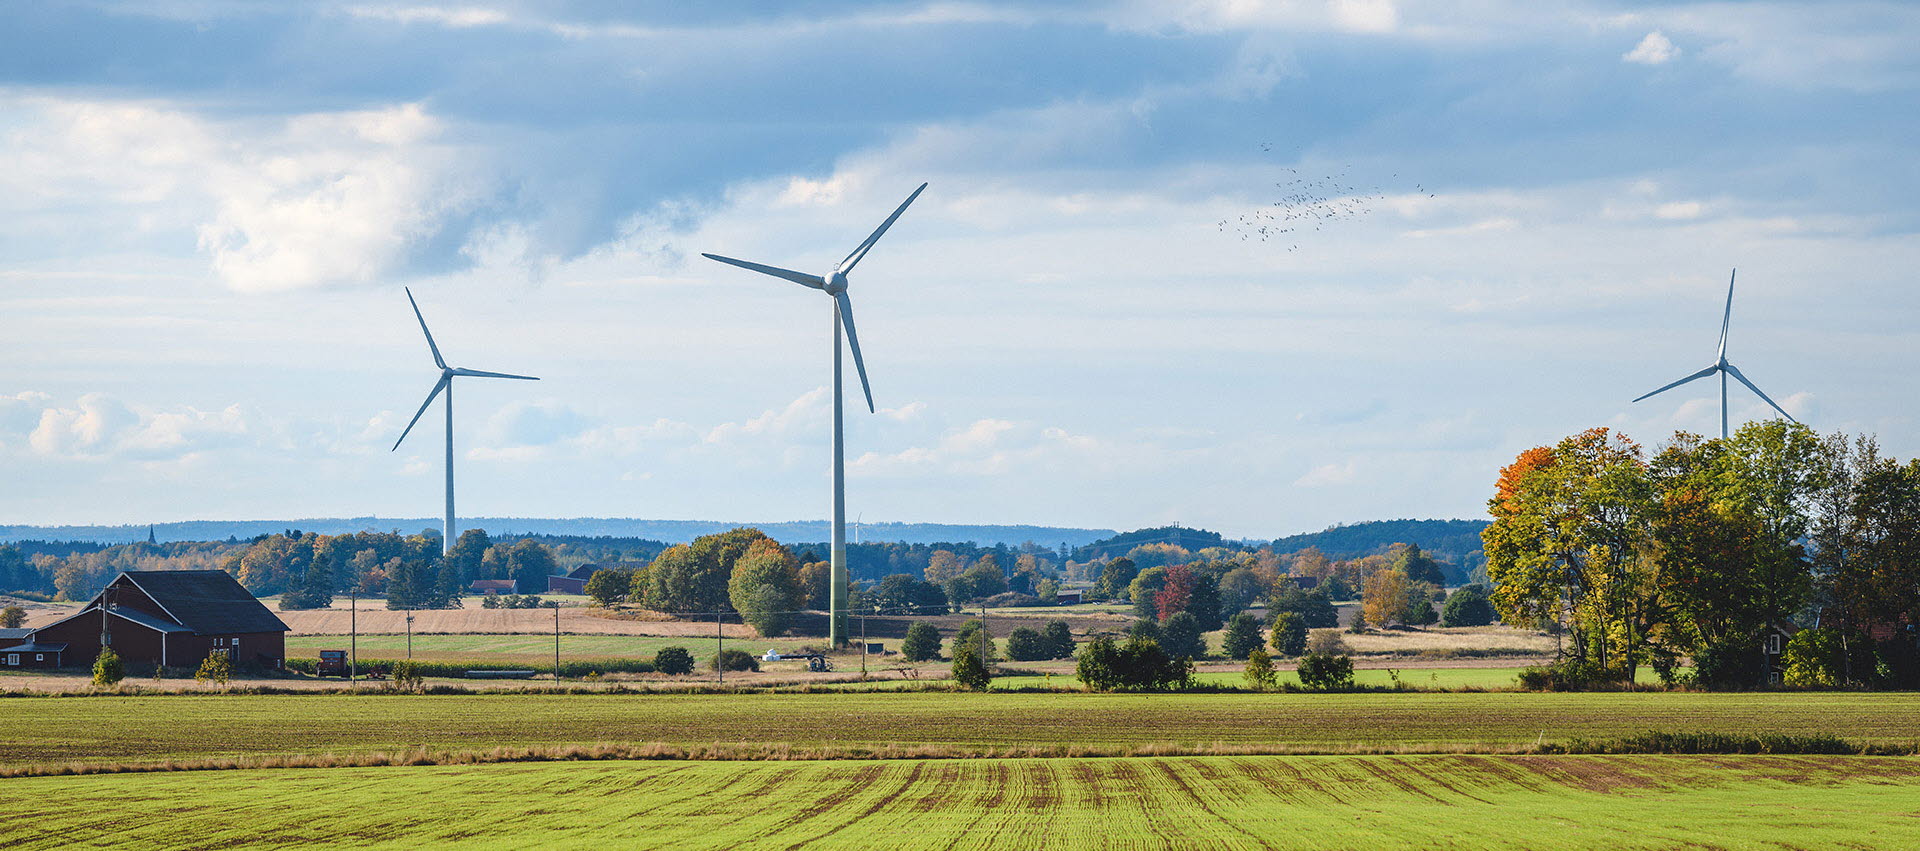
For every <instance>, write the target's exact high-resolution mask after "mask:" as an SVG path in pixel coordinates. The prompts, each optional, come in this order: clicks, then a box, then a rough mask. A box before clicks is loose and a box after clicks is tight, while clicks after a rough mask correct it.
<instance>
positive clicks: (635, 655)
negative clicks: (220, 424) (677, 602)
mask: <svg viewBox="0 0 1920 851" xmlns="http://www.w3.org/2000/svg"><path fill="white" fill-rule="evenodd" d="M357 643H358V647H359V651H360V655H361V657H363V658H369V657H371V658H382V659H399V658H402V657H404V656H406V654H407V637H406V636H405V635H390V634H380V635H362V636H360V637H359V640H358V642H357ZM821 643H823V642H821V641H820V640H818V639H798V638H773V639H768V638H752V639H739V640H736V639H728V640H727V641H726V646H727V647H730V648H736V649H740V650H745V651H747V652H749V653H752V654H754V655H756V656H757V655H759V654H761V653H764V652H766V651H767V649H768V648H777V649H779V650H781V651H783V652H784V651H791V650H798V649H799V648H801V647H803V646H805V645H808V644H813V645H819V644H821ZM347 646H348V642H347V639H346V638H345V637H344V636H333V635H329V636H314V635H289V636H287V656H288V658H294V659H312V658H316V657H317V656H319V653H320V651H321V650H345V649H346V648H347ZM713 646H714V641H713V637H712V636H711V635H708V636H704V637H702V636H658V635H563V636H561V637H560V652H561V655H562V658H564V659H567V660H570V661H571V660H576V659H610V658H623V659H652V658H653V654H655V653H657V652H659V651H660V649H661V648H663V647H684V648H687V649H688V650H691V651H693V653H694V655H696V656H699V657H700V658H702V659H706V658H709V657H711V656H712V654H713ZM413 658H415V659H421V660H427V661H435V662H472V663H481V664H488V665H538V666H540V667H542V668H544V669H546V670H548V671H549V672H550V671H551V670H552V669H551V668H550V667H547V666H550V665H552V664H553V636H552V635H551V634H549V635H525V634H518V635H516V634H499V635H477V634H475V635H415V636H413Z"/></svg>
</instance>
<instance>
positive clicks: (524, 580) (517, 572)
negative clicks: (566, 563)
mask: <svg viewBox="0 0 1920 851" xmlns="http://www.w3.org/2000/svg"><path fill="white" fill-rule="evenodd" d="M507 570H508V571H509V572H511V574H512V576H513V584H514V586H515V587H516V588H517V589H518V590H519V591H520V593H522V594H540V593H544V592H545V591H546V590H547V577H549V576H553V575H554V574H556V573H559V565H558V564H557V563H556V562H555V561H554V559H553V550H552V549H550V548H549V547H548V546H547V545H546V544H542V543H540V542H539V541H536V540H533V539H532V538H522V539H520V540H518V541H515V542H514V544H513V547H512V548H511V549H509V550H508V551H507Z"/></svg>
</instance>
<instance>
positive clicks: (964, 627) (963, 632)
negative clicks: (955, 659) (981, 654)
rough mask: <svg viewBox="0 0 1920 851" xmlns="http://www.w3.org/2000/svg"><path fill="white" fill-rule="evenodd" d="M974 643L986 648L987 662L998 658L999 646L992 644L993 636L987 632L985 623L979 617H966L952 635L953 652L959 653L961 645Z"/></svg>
mask: <svg viewBox="0 0 1920 851" xmlns="http://www.w3.org/2000/svg"><path fill="white" fill-rule="evenodd" d="M975 643H978V644H979V645H980V646H982V647H984V648H986V653H987V661H988V662H992V661H993V660H994V659H997V658H999V648H997V647H995V646H994V643H993V636H991V635H989V634H987V625H986V624H985V623H984V622H982V621H981V620H980V619H979V618H968V619H967V621H966V622H965V623H962V624H960V629H959V630H958V631H956V632H955V633H954V635H953V647H954V652H955V653H959V652H960V648H961V647H963V646H969V645H972V644H975Z"/></svg>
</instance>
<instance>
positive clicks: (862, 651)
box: [855, 527, 867, 680]
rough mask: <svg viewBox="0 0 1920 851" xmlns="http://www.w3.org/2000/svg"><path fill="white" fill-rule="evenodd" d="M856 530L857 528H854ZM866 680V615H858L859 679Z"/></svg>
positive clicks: (863, 613)
mask: <svg viewBox="0 0 1920 851" xmlns="http://www.w3.org/2000/svg"><path fill="white" fill-rule="evenodd" d="M855 528H858V527H855ZM866 678H867V613H866V612H861V613H860V679H863V680H864V679H866Z"/></svg>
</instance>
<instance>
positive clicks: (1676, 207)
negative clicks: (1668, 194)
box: [1653, 201, 1706, 221]
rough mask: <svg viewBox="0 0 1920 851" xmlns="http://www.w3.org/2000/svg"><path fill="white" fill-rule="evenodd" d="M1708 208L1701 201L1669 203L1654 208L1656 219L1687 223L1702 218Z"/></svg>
mask: <svg viewBox="0 0 1920 851" xmlns="http://www.w3.org/2000/svg"><path fill="white" fill-rule="evenodd" d="M1705 211H1706V207H1705V206H1703V205H1702V204H1701V203H1700V202H1699V201H1669V202H1667V203H1665V204H1661V205H1660V206H1658V207H1655V208H1653V215H1654V218H1659V219H1667V220H1671V221H1685V220H1689V219H1697V218H1700V214H1701V213H1703V212H1705Z"/></svg>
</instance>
